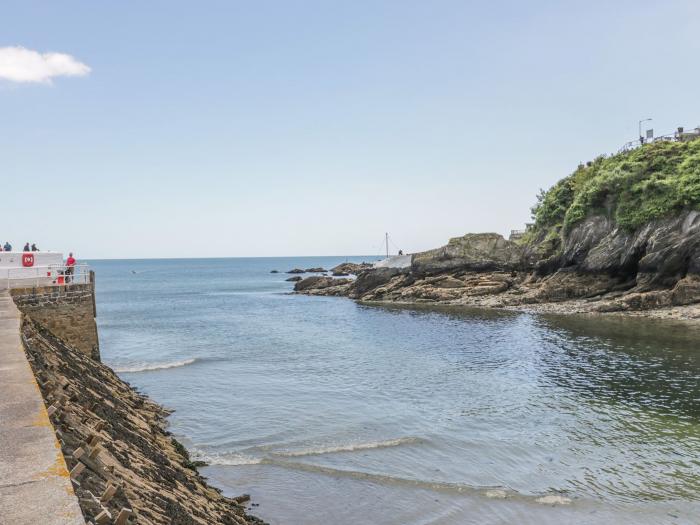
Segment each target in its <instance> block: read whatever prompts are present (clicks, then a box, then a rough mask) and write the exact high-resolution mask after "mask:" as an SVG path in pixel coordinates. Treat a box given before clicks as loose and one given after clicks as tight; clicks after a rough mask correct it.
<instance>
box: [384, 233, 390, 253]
mask: <svg viewBox="0 0 700 525" xmlns="http://www.w3.org/2000/svg"><path fill="white" fill-rule="evenodd" d="M384 237H385V239H386V258H387V259H388V258H389V232H387V233H385V234H384Z"/></svg>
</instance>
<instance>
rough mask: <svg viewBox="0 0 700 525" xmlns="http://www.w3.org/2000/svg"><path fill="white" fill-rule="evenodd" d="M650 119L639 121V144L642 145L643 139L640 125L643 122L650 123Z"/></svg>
mask: <svg viewBox="0 0 700 525" xmlns="http://www.w3.org/2000/svg"><path fill="white" fill-rule="evenodd" d="M651 120H652V119H650V118H645V119H642V120H640V121H639V143H640V144H644V137H642V123H643V122H650V121H651Z"/></svg>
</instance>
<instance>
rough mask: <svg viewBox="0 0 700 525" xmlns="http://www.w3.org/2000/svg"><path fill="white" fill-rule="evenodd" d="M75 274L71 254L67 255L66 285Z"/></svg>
mask: <svg viewBox="0 0 700 525" xmlns="http://www.w3.org/2000/svg"><path fill="white" fill-rule="evenodd" d="M74 273H75V259H74V258H73V252H70V253H69V254H68V259H66V284H68V283H69V282H71V281H72V280H73V274H74Z"/></svg>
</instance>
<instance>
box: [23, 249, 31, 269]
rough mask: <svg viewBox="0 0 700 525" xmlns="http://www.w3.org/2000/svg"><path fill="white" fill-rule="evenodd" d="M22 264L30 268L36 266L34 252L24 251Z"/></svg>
mask: <svg viewBox="0 0 700 525" xmlns="http://www.w3.org/2000/svg"><path fill="white" fill-rule="evenodd" d="M22 266H24V267H25V268H28V267H30V266H34V254H33V253H23V254H22Z"/></svg>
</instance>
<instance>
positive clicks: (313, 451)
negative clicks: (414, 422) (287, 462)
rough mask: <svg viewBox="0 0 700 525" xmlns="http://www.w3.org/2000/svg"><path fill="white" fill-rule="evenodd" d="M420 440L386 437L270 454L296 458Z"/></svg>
mask: <svg viewBox="0 0 700 525" xmlns="http://www.w3.org/2000/svg"><path fill="white" fill-rule="evenodd" d="M421 441H422V440H421V439H420V438H417V437H402V438H397V439H387V440H386V441H370V442H368V443H350V444H347V445H330V446H326V447H318V448H307V449H301V450H290V451H283V452H272V455H274V456H281V457H286V458H296V457H301V456H320V455H322V454H334V453H336V452H355V451H357V450H372V449H375V448H389V447H398V446H400V445H411V444H414V443H420V442H421Z"/></svg>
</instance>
